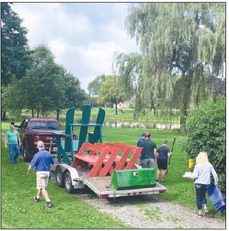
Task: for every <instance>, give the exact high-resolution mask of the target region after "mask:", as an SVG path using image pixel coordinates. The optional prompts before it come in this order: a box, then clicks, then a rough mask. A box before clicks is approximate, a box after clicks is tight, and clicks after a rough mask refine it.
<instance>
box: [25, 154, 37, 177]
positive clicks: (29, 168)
mask: <svg viewBox="0 0 229 231" xmlns="http://www.w3.org/2000/svg"><path fill="white" fill-rule="evenodd" d="M37 159H38V158H37V155H36V154H35V155H34V156H33V159H32V160H31V162H30V165H29V167H28V169H27V174H28V175H29V174H30V172H31V169H32V168H36V163H37Z"/></svg>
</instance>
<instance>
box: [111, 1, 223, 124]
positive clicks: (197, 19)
mask: <svg viewBox="0 0 229 231" xmlns="http://www.w3.org/2000/svg"><path fill="white" fill-rule="evenodd" d="M126 25H127V29H128V32H129V34H130V35H131V37H133V38H135V39H136V41H137V43H139V46H140V51H141V52H140V54H139V57H138V58H135V59H134V58H133V57H137V55H136V54H135V55H134V56H133V54H131V55H130V57H129V60H131V62H130V61H129V62H128V56H126V55H125V54H120V55H118V56H117V57H116V60H115V62H116V65H115V66H116V68H117V72H118V74H119V75H120V78H121V79H122V83H123V87H124V88H125V89H126V90H127V89H129V84H130V83H131V79H132V78H133V76H136V75H137V79H136V80H137V83H134V85H133V87H134V88H135V90H136V91H135V92H136V109H137V110H136V109H135V112H136V114H138V113H140V112H143V111H144V109H146V108H152V107H157V108H163V107H168V105H175V106H176V107H177V108H178V109H180V111H181V118H180V123H181V126H183V127H184V124H185V120H186V116H187V112H188V109H189V108H190V106H191V105H192V106H195V105H198V104H199V103H200V102H201V101H203V100H206V99H208V98H209V97H212V83H213V80H214V79H215V78H216V77H218V76H223V74H224V63H225V3H145V4H140V5H138V6H137V7H133V8H132V9H131V10H130V14H129V16H128V18H127V22H126ZM132 61H133V62H135V65H133V62H132Z"/></svg>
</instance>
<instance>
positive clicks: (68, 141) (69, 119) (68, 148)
mask: <svg viewBox="0 0 229 231" xmlns="http://www.w3.org/2000/svg"><path fill="white" fill-rule="evenodd" d="M75 110H76V108H75V107H72V108H70V109H69V110H68V111H67V113H66V118H65V124H66V126H65V134H66V135H69V137H66V138H65V146H64V150H65V152H72V150H73V144H72V137H71V135H72V127H71V126H70V124H72V123H74V115H75ZM72 156H73V153H72Z"/></svg>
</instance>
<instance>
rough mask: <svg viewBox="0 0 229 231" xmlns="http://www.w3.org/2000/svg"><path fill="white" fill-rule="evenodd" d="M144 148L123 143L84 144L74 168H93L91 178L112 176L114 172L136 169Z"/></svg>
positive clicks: (76, 158) (74, 162) (76, 157)
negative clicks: (136, 163) (89, 166)
mask: <svg viewBox="0 0 229 231" xmlns="http://www.w3.org/2000/svg"><path fill="white" fill-rule="evenodd" d="M141 150H142V148H141V147H136V146H133V145H127V144H123V143H105V144H101V143H95V144H90V143H83V145H82V146H81V148H80V150H79V152H78V153H77V154H76V155H75V156H74V158H75V159H74V161H73V163H72V165H71V166H72V167H74V168H76V167H77V166H81V167H83V168H87V167H88V164H90V165H91V166H92V169H91V171H90V172H89V175H88V176H89V177H94V176H106V175H111V174H112V172H113V171H114V170H123V169H135V168H136V166H135V162H136V160H137V159H138V157H139V156H140V153H141Z"/></svg>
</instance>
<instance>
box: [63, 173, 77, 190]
mask: <svg viewBox="0 0 229 231" xmlns="http://www.w3.org/2000/svg"><path fill="white" fill-rule="evenodd" d="M64 188H65V190H66V191H67V192H68V193H74V192H75V189H74V187H73V185H72V178H71V174H70V172H69V171H67V172H66V173H65V174H64Z"/></svg>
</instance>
